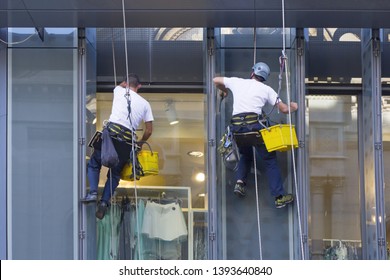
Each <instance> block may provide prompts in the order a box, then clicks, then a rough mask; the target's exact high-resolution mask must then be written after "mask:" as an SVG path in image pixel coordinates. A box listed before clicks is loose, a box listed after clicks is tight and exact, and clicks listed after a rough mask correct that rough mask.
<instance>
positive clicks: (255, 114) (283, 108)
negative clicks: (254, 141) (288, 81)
mask: <svg viewBox="0 0 390 280" xmlns="http://www.w3.org/2000/svg"><path fill="white" fill-rule="evenodd" d="M269 74H270V68H269V67H268V65H267V64H265V63H263V62H258V63H256V64H255V65H254V66H253V67H252V73H251V77H250V79H242V78H237V77H232V78H227V77H215V78H214V79H213V82H214V84H215V85H216V87H217V88H218V89H219V90H221V93H220V94H221V97H225V96H227V94H228V90H230V91H231V93H232V94H233V116H232V124H231V128H232V131H233V133H245V132H252V131H259V130H260V129H262V128H263V126H262V125H261V124H260V121H259V120H260V119H261V118H262V117H261V115H262V109H263V107H264V106H265V105H266V104H267V103H268V104H270V105H275V106H277V107H278V108H279V111H280V112H282V113H284V114H288V113H289V111H291V112H295V111H296V110H297V109H298V105H297V103H295V102H291V103H290V104H289V105H287V104H285V103H283V102H282V100H281V99H280V98H279V97H278V94H277V93H276V92H275V91H274V90H273V89H272V88H271V87H270V86H268V85H266V84H264V82H265V81H266V80H267V78H268V76H269ZM289 106H290V108H289ZM233 120H243V122H241V124H239V125H237V124H236V123H237V121H233ZM238 122H239V121H238ZM255 147H256V152H257V153H258V155H259V156H260V157H261V159H262V160H264V163H265V168H266V173H267V177H268V182H269V187H270V191H271V195H272V196H274V197H275V206H276V207H277V208H282V207H284V206H286V205H287V204H288V203H291V202H293V200H294V197H293V195H292V194H286V192H285V191H284V188H283V181H282V177H281V173H280V168H279V166H278V163H277V158H276V152H268V151H267V149H266V147H265V145H264V143H259V144H258V145H256V146H255ZM239 151H240V161H239V163H238V170H237V172H236V174H235V175H236V184H235V187H234V193H235V194H236V195H238V196H239V197H243V196H245V195H246V189H245V186H246V181H247V175H248V173H249V171H250V168H251V164H252V161H253V158H252V146H240V147H239Z"/></svg>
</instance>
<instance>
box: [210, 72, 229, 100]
mask: <svg viewBox="0 0 390 280" xmlns="http://www.w3.org/2000/svg"><path fill="white" fill-rule="evenodd" d="M223 79H224V77H215V78H214V79H213V82H214V84H215V86H216V87H217V88H218V89H219V90H220V91H221V92H220V94H219V95H220V96H221V97H226V95H227V94H228V89H227V88H226V87H225V84H224V82H223Z"/></svg>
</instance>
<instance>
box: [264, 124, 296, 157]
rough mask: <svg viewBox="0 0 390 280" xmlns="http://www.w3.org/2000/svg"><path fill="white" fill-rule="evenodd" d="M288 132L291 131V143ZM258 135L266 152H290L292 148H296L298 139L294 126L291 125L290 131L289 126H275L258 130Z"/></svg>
mask: <svg viewBox="0 0 390 280" xmlns="http://www.w3.org/2000/svg"><path fill="white" fill-rule="evenodd" d="M290 131H292V143H291V136H290V135H291V134H290ZM260 133H261V136H262V137H263V140H264V144H265V147H266V148H267V150H268V152H273V151H279V152H285V151H288V150H291V147H292V146H293V147H294V148H298V139H297V134H296V133H295V126H294V125H292V129H291V130H290V125H288V124H277V125H274V126H271V127H269V128H264V129H262V130H260Z"/></svg>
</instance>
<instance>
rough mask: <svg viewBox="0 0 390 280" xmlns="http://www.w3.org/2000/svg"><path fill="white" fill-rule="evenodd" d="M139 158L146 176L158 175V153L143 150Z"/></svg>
mask: <svg viewBox="0 0 390 280" xmlns="http://www.w3.org/2000/svg"><path fill="white" fill-rule="evenodd" d="M138 160H139V163H140V165H141V167H142V170H143V171H144V176H148V175H158V153H157V152H152V151H147V150H141V151H140V152H139V154H138Z"/></svg>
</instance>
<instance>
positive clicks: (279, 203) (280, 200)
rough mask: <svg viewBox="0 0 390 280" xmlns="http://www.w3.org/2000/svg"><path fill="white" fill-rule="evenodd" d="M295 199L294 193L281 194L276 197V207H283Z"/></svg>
mask: <svg viewBox="0 0 390 280" xmlns="http://www.w3.org/2000/svg"><path fill="white" fill-rule="evenodd" d="M293 201H294V196H293V195H292V194H285V195H280V196H278V197H276V198H275V206H276V208H283V207H284V206H286V205H287V204H289V203H291V202H293Z"/></svg>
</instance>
